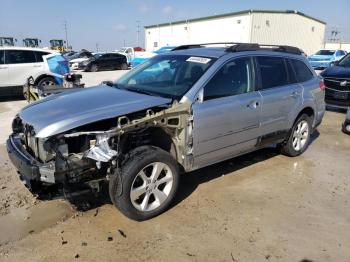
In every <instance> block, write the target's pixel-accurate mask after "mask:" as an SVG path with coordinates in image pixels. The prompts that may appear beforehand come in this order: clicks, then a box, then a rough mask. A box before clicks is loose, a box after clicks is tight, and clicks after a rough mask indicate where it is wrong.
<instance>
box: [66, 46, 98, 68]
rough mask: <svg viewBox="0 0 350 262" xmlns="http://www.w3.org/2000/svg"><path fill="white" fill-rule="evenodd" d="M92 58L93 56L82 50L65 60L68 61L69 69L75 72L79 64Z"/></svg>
mask: <svg viewBox="0 0 350 262" xmlns="http://www.w3.org/2000/svg"><path fill="white" fill-rule="evenodd" d="M92 56H93V54H92V53H91V52H89V51H87V50H82V51H80V52H78V53H76V54H74V55H72V56H69V57H68V58H67V60H69V67H70V68H71V69H73V70H76V69H78V67H79V63H81V62H83V61H86V60H88V59H89V58H90V57H92Z"/></svg>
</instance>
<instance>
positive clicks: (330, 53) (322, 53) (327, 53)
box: [315, 50, 335, 55]
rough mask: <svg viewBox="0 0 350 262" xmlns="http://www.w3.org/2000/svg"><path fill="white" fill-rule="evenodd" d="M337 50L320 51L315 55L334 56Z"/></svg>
mask: <svg viewBox="0 0 350 262" xmlns="http://www.w3.org/2000/svg"><path fill="white" fill-rule="evenodd" d="M334 53H335V50H320V51H318V52H317V53H316V54H315V55H334Z"/></svg>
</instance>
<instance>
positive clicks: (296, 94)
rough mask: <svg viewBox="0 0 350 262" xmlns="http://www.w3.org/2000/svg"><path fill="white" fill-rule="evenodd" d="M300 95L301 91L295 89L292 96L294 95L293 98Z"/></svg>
mask: <svg viewBox="0 0 350 262" xmlns="http://www.w3.org/2000/svg"><path fill="white" fill-rule="evenodd" d="M299 95H300V92H299V91H293V92H292V93H291V94H290V96H291V97H293V98H297V97H298V96H299Z"/></svg>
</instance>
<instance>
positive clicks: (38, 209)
mask: <svg viewBox="0 0 350 262" xmlns="http://www.w3.org/2000/svg"><path fill="white" fill-rule="evenodd" d="M73 213H74V211H73V209H72V207H71V206H70V205H69V204H68V203H66V202H64V201H61V200H53V201H47V202H42V203H40V204H38V205H37V206H34V207H32V208H29V209H26V208H18V209H15V210H13V211H12V212H11V213H10V214H7V215H5V216H2V217H0V245H2V244H5V243H8V242H11V241H15V240H19V239H22V238H24V237H25V236H27V235H29V234H32V233H38V232H40V231H42V230H44V229H45V228H48V227H51V226H53V225H55V224H56V223H57V222H59V221H63V220H65V219H67V218H69V217H71V216H72V215H73Z"/></svg>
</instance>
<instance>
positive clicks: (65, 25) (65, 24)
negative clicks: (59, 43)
mask: <svg viewBox="0 0 350 262" xmlns="http://www.w3.org/2000/svg"><path fill="white" fill-rule="evenodd" d="M64 32H65V33H66V48H67V49H68V46H69V45H68V28H67V20H64Z"/></svg>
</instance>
